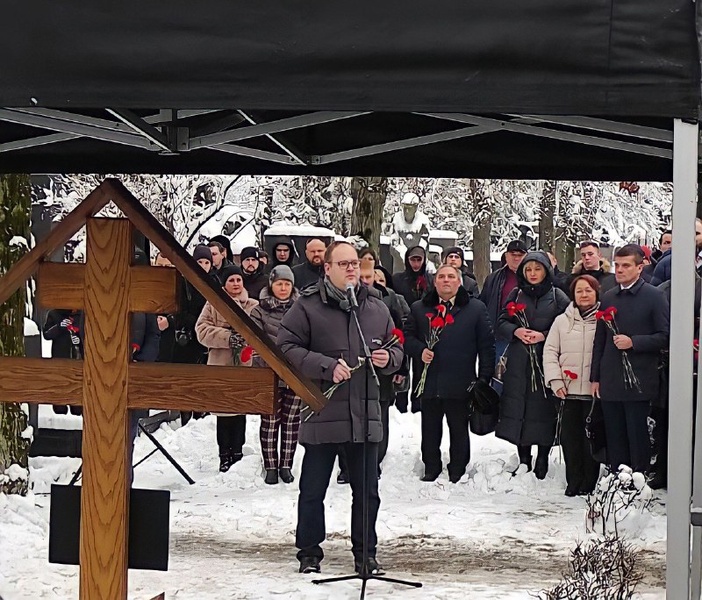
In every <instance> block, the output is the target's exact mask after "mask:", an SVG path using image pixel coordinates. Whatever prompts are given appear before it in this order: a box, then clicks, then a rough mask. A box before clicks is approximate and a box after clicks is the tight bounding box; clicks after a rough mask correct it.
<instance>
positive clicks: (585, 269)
mask: <svg viewBox="0 0 702 600" xmlns="http://www.w3.org/2000/svg"><path fill="white" fill-rule="evenodd" d="M609 270H610V264H609V262H608V261H607V260H605V259H604V258H603V257H602V253H601V252H600V245H599V244H598V243H597V242H595V241H593V240H585V241H584V242H581V243H580V260H579V261H578V262H577V263H576V264H575V266H574V267H573V272H572V273H571V275H570V279H569V280H568V289H569V290H570V284H571V283H573V280H574V279H575V278H576V277H578V276H579V275H590V276H592V277H594V278H595V279H597V281H598V283H599V284H600V295H602V294H604V293H605V292H607V291H608V290H611V289H612V288H613V287H615V286H616V285H617V282H616V280H615V279H614V274H613V273H610V272H609Z"/></svg>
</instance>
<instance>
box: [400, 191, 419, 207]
mask: <svg viewBox="0 0 702 600" xmlns="http://www.w3.org/2000/svg"><path fill="white" fill-rule="evenodd" d="M402 204H415V205H417V204H419V196H417V194H415V193H414V192H407V193H406V194H405V195H404V196H402Z"/></svg>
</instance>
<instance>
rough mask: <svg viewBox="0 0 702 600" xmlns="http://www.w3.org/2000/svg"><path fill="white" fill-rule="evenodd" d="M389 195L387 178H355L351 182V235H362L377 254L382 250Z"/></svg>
mask: <svg viewBox="0 0 702 600" xmlns="http://www.w3.org/2000/svg"><path fill="white" fill-rule="evenodd" d="M387 195H388V180H387V177H354V178H353V180H352V181H351V197H352V198H353V216H352V218H351V235H360V236H361V237H362V238H363V239H364V240H366V242H368V244H369V245H370V247H371V248H372V249H373V250H375V251H376V252H378V250H379V249H380V233H381V231H382V227H383V211H384V209H385V199H386V198H387Z"/></svg>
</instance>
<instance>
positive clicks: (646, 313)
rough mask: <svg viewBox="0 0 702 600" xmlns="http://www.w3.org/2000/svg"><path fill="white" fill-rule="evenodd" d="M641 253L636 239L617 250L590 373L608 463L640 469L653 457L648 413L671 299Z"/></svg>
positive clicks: (654, 395) (656, 384)
mask: <svg viewBox="0 0 702 600" xmlns="http://www.w3.org/2000/svg"><path fill="white" fill-rule="evenodd" d="M643 259H644V256H643V252H642V251H641V248H640V247H639V246H637V245H636V244H628V245H626V246H623V247H622V248H620V249H619V250H617V252H616V253H615V255H614V267H615V272H614V274H615V277H616V280H617V285H616V287H614V288H612V289H611V290H609V291H608V292H606V293H605V294H604V295H603V296H602V304H601V306H600V311H599V313H598V323H597V330H596V333H595V342H594V348H593V357H592V369H591V373H590V381H591V382H592V395H593V396H596V397H598V398H602V412H603V413H604V420H605V432H606V438H607V454H608V461H609V464H610V466H611V467H612V468H613V469H614V470H615V471H616V469H617V468H618V467H619V465H620V464H625V465H628V466H630V467H631V468H632V469H634V470H635V471H640V472H642V473H643V472H645V471H646V470H647V468H648V466H649V461H650V458H651V445H650V440H649V435H648V424H647V417H648V413H649V407H650V405H651V402H652V401H654V400H655V399H656V398H657V397H658V387H659V374H658V361H659V354H660V351H661V350H663V349H664V348H666V347H667V345H668V332H669V319H668V301H667V300H666V297H665V294H664V293H663V292H662V291H661V290H659V289H658V288H656V287H654V286H652V285H650V284H648V283H646V282H645V281H644V280H643V279H642V278H641V271H642V270H643Z"/></svg>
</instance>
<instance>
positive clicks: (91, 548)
mask: <svg viewBox="0 0 702 600" xmlns="http://www.w3.org/2000/svg"><path fill="white" fill-rule="evenodd" d="M110 200H112V201H113V202H114V203H115V204H116V205H117V206H118V207H119V208H120V210H121V211H122V212H123V213H124V214H125V215H126V216H127V219H128V220H127V219H101V218H95V217H93V215H94V214H96V213H97V212H98V211H99V210H100V209H101V208H102V207H104V206H105V204H107V202H109V201H110ZM83 224H87V252H86V263H85V265H76V264H70V265H62V264H52V263H44V262H42V260H43V257H44V256H47V255H49V254H50V253H51V252H52V251H53V250H54V249H55V248H56V247H58V246H60V245H62V244H64V243H65V242H66V241H68V239H70V238H71V237H72V236H73V234H74V233H75V232H76V231H77V230H78V229H79V228H80V227H81V226H82V225H83ZM133 224H134V225H136V226H137V227H138V228H139V229H140V230H141V232H142V233H144V234H145V235H146V236H147V237H149V239H151V240H152V241H153V242H154V243H156V245H157V246H158V247H159V248H160V249H161V251H162V252H163V253H164V254H166V255H167V256H168V257H169V258H170V259H171V262H173V264H174V265H175V267H176V268H177V269H178V270H179V271H180V272H181V273H182V274H183V275H184V276H185V277H186V278H187V279H188V280H189V281H190V282H191V283H192V284H193V286H194V287H195V288H196V289H198V290H199V291H200V292H201V293H202V294H203V296H204V297H205V298H206V299H207V300H208V301H209V302H210V303H211V304H212V305H213V306H214V307H215V308H216V309H217V310H218V311H219V312H220V313H221V314H222V315H223V316H224V317H225V319H226V320H227V321H228V322H229V324H230V325H231V326H232V327H233V328H234V329H236V330H237V331H238V332H239V333H241V334H242V335H243V337H244V338H245V339H246V341H247V343H249V344H251V345H252V346H253V347H254V349H256V350H257V352H258V353H259V354H260V355H261V356H262V357H263V358H264V360H266V362H267V363H268V364H269V365H270V366H271V367H272V370H271V369H253V368H241V367H208V366H204V365H183V364H178V365H175V364H166V363H134V362H131V348H130V343H129V329H130V328H129V315H130V313H132V312H151V313H154V312H172V311H174V310H175V308H176V306H175V298H176V296H177V295H176V277H177V276H176V272H175V270H174V269H159V268H154V267H140V266H132V265H131V262H132V258H133V255H134V245H133V242H132V237H133ZM36 271H38V286H37V288H38V289H37V300H38V302H39V304H40V305H42V306H45V307H50V308H65V309H78V310H82V311H83V312H84V360H83V361H75V360H63V359H29V358H13V357H0V373H2V377H0V402H51V403H53V404H75V405H82V406H83V420H84V421H83V452H82V454H83V486H82V500H81V528H80V598H81V600H126V598H127V564H128V562H127V536H128V531H127V524H128V522H129V521H128V516H129V515H128V507H129V484H128V482H129V472H130V464H129V463H128V461H129V458H130V457H131V447H130V439H129V419H128V414H127V411H128V410H133V409H144V408H161V409H176V410H184V411H198V412H208V411H209V412H237V413H247V414H270V413H271V412H272V411H273V406H274V398H275V396H274V394H275V392H276V390H277V378H276V374H277V376H280V377H282V378H283V379H284V380H285V381H286V382H287V383H288V385H290V387H292V389H293V390H294V391H295V392H296V393H297V394H298V395H300V396H301V397H302V398H303V400H305V401H306V403H307V404H308V405H309V406H310V407H311V408H312V409H313V410H319V409H321V408H322V407H323V406H324V402H325V400H324V397H323V396H322V394H321V392H320V391H319V389H318V388H317V387H316V386H314V385H313V384H312V383H311V382H310V381H309V380H307V378H305V377H304V376H302V375H301V374H300V373H298V372H297V371H296V370H295V369H294V368H293V367H292V366H291V365H290V364H289V363H287V361H285V359H284V358H283V356H282V355H281V353H280V352H279V351H278V349H277V348H276V347H275V346H274V345H273V344H272V343H271V341H270V340H269V338H268V337H267V336H266V335H265V334H263V332H261V331H260V330H259V329H258V328H257V327H256V326H255V325H253V323H252V322H251V321H250V320H249V319H248V317H247V316H246V315H245V314H244V313H243V311H242V310H241V308H240V307H239V306H238V305H236V304H235V303H234V302H233V301H232V300H231V299H230V298H229V297H228V296H227V295H226V294H225V293H224V291H223V290H222V289H221V288H218V287H217V286H216V285H215V284H214V283H212V282H211V281H210V280H209V279H208V278H206V277H205V274H204V271H202V269H201V268H200V267H199V266H198V265H197V263H196V262H195V261H194V259H193V258H192V257H190V256H189V255H188V254H187V253H186V252H185V250H184V249H183V248H182V247H181V246H180V245H179V244H177V242H176V241H175V240H174V239H173V237H172V236H170V234H169V233H168V232H167V231H166V230H165V229H164V228H163V227H162V226H161V225H160V224H159V223H158V222H157V221H156V220H155V219H154V218H153V216H152V215H151V214H150V213H149V212H148V211H146V209H144V208H143V207H142V206H141V204H139V202H138V201H137V200H136V199H135V198H134V197H133V196H132V195H131V194H130V193H129V192H128V191H127V190H126V189H125V188H124V187H123V186H122V185H121V183H119V182H118V181H115V180H106V181H105V182H103V183H102V184H101V185H100V186H99V187H98V188H97V189H96V190H95V191H94V192H93V193H91V194H90V195H89V196H88V197H87V198H86V199H85V200H84V201H83V203H81V205H79V206H78V207H77V208H76V209H75V210H74V211H73V212H72V213H71V214H70V215H68V216H67V217H66V219H64V221H63V222H62V223H61V224H60V225H59V226H58V227H56V228H55V229H54V230H53V231H52V232H51V233H50V234H49V236H47V238H46V239H45V240H43V241H42V242H41V243H40V244H38V245H37V246H36V247H35V248H34V249H32V250H31V251H30V252H29V253H27V254H26V255H24V256H23V257H22V258H21V259H20V260H19V261H18V262H17V264H16V265H14V266H13V267H12V269H10V271H8V273H7V274H6V275H5V276H4V277H3V278H2V279H0V303H2V302H5V301H6V300H7V298H9V296H10V295H11V294H12V293H14V291H15V290H16V289H17V288H18V287H19V286H20V285H23V284H24V282H25V280H26V279H27V278H28V277H30V276H31V275H32V274H34V273H35V272H36Z"/></svg>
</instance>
